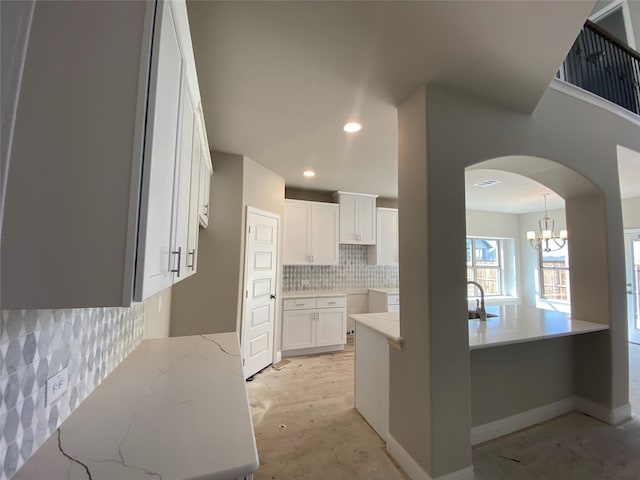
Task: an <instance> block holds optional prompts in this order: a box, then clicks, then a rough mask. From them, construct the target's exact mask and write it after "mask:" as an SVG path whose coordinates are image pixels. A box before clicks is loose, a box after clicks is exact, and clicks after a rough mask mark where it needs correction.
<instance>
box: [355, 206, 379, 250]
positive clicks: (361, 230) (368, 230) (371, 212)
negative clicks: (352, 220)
mask: <svg viewBox="0 0 640 480" xmlns="http://www.w3.org/2000/svg"><path fill="white" fill-rule="evenodd" d="M356 205H357V208H356V228H357V231H358V232H357V233H358V242H359V243H361V244H363V245H375V243H376V199H375V197H364V196H363V197H356Z"/></svg>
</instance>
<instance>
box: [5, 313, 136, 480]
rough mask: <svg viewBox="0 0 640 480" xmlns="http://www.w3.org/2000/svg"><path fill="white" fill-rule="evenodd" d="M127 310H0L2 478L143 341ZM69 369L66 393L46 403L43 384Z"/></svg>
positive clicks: (29, 453) (23, 459)
mask: <svg viewBox="0 0 640 480" xmlns="http://www.w3.org/2000/svg"><path fill="white" fill-rule="evenodd" d="M143 323H144V307H143V304H141V303H140V304H136V305H134V306H132V307H131V308H90V309H65V310H3V311H2V312H1V319H0V465H1V466H2V468H1V469H0V470H1V471H0V479H2V480H7V479H9V478H11V476H12V475H13V474H14V473H15V471H16V470H17V469H18V468H19V467H20V466H21V465H22V464H23V463H24V462H25V461H26V460H27V459H29V457H30V456H31V455H32V454H33V452H35V451H36V449H37V448H38V447H39V446H40V445H42V443H44V441H45V440H46V439H47V438H48V437H49V436H50V435H51V434H52V433H54V432H55V431H56V429H57V428H58V426H59V425H60V424H61V423H62V422H63V421H64V420H65V419H66V418H67V417H68V416H69V414H70V413H71V412H73V411H74V410H75V409H76V408H77V407H78V405H80V403H81V402H82V401H83V400H84V399H85V398H86V397H87V395H89V394H90V393H91V392H92V391H93V390H94V389H95V388H96V387H97V386H98V385H99V384H100V382H102V380H103V379H104V378H105V377H106V376H107V375H108V374H109V373H111V371H112V370H113V369H114V368H115V367H117V366H118V365H119V364H120V362H122V360H124V359H125V357H126V356H127V355H128V354H129V353H130V352H131V351H132V350H133V349H134V348H135V347H136V346H137V345H138V344H139V343H140V341H141V340H142V332H143ZM65 367H68V368H69V369H68V373H69V383H68V385H69V386H68V389H67V391H66V392H65V393H64V394H62V396H61V397H60V398H58V399H56V400H55V401H53V402H52V403H51V404H50V405H48V406H45V393H46V387H45V382H46V380H47V379H48V378H50V377H51V376H52V375H54V374H56V373H57V372H59V371H60V370H62V369H63V368H65Z"/></svg>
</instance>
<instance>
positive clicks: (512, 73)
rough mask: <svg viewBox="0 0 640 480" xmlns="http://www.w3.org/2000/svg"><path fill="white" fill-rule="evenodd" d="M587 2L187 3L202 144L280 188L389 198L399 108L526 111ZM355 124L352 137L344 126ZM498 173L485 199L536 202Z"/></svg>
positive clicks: (534, 192)
mask: <svg viewBox="0 0 640 480" xmlns="http://www.w3.org/2000/svg"><path fill="white" fill-rule="evenodd" d="M593 4H594V2H593V1H554V2H538V1H528V2H527V1H509V2H485V1H456V2H440V1H425V2H345V1H343V2H340V1H339V2H314V1H309V2H242V1H235V2H218V1H208V2H204V1H193V2H189V4H188V8H189V17H190V25H191V33H192V37H193V44H194V51H195V59H196V64H197V68H198V75H199V83H200V89H201V95H202V101H203V108H204V115H205V119H206V123H207V132H208V136H209V141H210V142H211V144H212V147H213V148H214V149H215V150H219V151H225V152H232V153H239V154H243V155H246V156H248V157H250V158H252V159H253V160H255V161H257V162H259V163H261V164H263V165H264V166H266V167H268V168H270V169H271V170H273V171H275V172H276V173H278V174H280V175H282V176H283V177H284V178H285V182H286V184H287V186H292V187H303V188H312V189H318V190H347V191H357V192H363V193H376V194H379V195H382V196H387V197H396V196H397V141H398V140H397V112H396V105H397V104H398V103H399V102H401V101H402V100H403V99H404V98H406V97H407V96H408V95H409V94H410V93H412V92H413V91H414V90H415V89H416V88H418V87H419V86H420V85H422V84H425V83H430V82H433V83H440V84H446V85H449V86H452V87H455V88H458V89H460V90H463V91H466V92H468V93H471V94H474V95H478V96H482V97H484V98H488V99H490V100H492V101H496V102H500V103H502V104H505V105H507V106H510V107H511V108H514V109H517V110H519V111H523V112H531V111H532V110H533V108H534V107H535V105H536V103H537V102H538V100H539V99H540V97H541V95H542V94H543V92H544V91H545V89H546V88H547V86H548V84H549V81H550V80H551V78H552V77H553V75H554V73H555V71H556V70H557V67H558V65H559V64H560V63H561V62H562V60H563V58H564V56H565V54H566V52H567V51H568V50H569V48H570V46H571V44H572V43H573V40H574V39H575V37H576V35H577V32H578V31H579V29H580V27H581V26H582V24H583V23H584V20H585V19H586V18H587V16H588V15H589V13H590V11H591V9H592V7H593ZM351 119H359V120H361V121H362V123H363V124H364V129H363V130H362V132H360V133H358V134H346V133H344V132H343V131H342V129H341V127H342V125H343V124H344V123H345V122H346V121H348V120H351ZM305 168H313V169H315V170H316V172H317V176H316V177H315V178H313V179H306V178H304V177H303V176H302V171H303V170H304V169H305ZM480 173H481V172H479V171H476V172H474V173H473V174H472V175H474V176H476V175H480ZM500 174H501V175H503V177H504V181H503V184H500V185H502V186H500V185H498V186H496V187H491V188H488V189H486V188H485V189H482V190H483V191H485V192H486V191H493V192H496V193H495V195H492V197H495V196H497V192H499V191H501V190H503V191H509V188H511V189H514V188H516V186H515V185H518V186H517V190H518V193H519V195H520V194H521V193H522V192H523V191H526V192H528V195H530V199H529V200H527V202H529V203H531V202H533V198H534V197H537V199H538V203H540V204H542V197H541V196H540V193H541V192H539V191H538V190H539V189H538V188H537V187H534V186H532V185H526V184H523V183H522V179H518V178H515V177H513V176H511V175H509V174H506V173H504V172H500ZM494 176H495V175H494ZM476 188H477V187H476ZM493 189H495V190H493ZM472 195H475V194H474V193H472ZM478 195H479V194H478ZM491 202H493V203H494V205H493V207H492V208H497V205H499V204H502V205H504V203H505V202H499V201H496V200H495V198H494V199H493V200H491V201H489V200H487V204H489V203H491ZM534 203H535V202H534ZM476 204H477V205H478V203H476ZM537 210H540V208H538V209H537Z"/></svg>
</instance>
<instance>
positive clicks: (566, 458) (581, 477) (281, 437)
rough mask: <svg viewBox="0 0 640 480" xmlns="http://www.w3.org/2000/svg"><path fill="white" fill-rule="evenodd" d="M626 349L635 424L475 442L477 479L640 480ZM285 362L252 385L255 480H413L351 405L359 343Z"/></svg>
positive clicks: (559, 421)
mask: <svg viewBox="0 0 640 480" xmlns="http://www.w3.org/2000/svg"><path fill="white" fill-rule="evenodd" d="M629 350H630V352H629V353H630V401H631V403H632V405H633V406H634V411H633V413H634V418H633V419H632V420H630V421H628V422H626V423H624V424H623V425H619V426H617V427H614V426H611V425H606V424H604V423H601V422H598V421H597V420H594V419H592V418H589V417H587V416H585V415H582V414H580V413H577V412H574V413H571V414H568V415H565V416H563V417H559V418H556V419H554V420H550V421H548V422H545V423H543V424H540V425H537V426H534V427H531V428H529V429H527V430H523V431H520V432H516V433H513V434H511V435H507V436H505V437H502V438H499V439H496V440H493V441H491V442H487V443H485V444H482V445H478V446H476V447H475V448H473V452H472V454H473V465H474V470H475V478H476V480H534V479H535V480H573V479H575V480H604V479H609V480H614V479H615V480H638V479H640V418H638V416H637V415H638V405H640V346H637V345H630V348H629ZM288 360H290V362H289V363H288V364H286V365H284V366H283V367H282V368H281V369H280V370H276V369H273V368H271V367H269V368H267V369H266V370H264V371H263V372H261V373H260V374H258V375H256V376H255V379H254V381H253V382H249V383H247V389H248V391H249V399H250V401H251V410H252V415H253V422H254V427H255V432H256V439H257V444H258V454H259V456H260V469H259V470H258V472H257V474H256V475H255V479H256V480H261V479H269V480H276V479H278V480H285V479H286V480H294V479H305V480H307V479H308V480H315V479H322V480H325V479H332V480H336V479H371V480H377V479H380V480H382V479H384V480H395V479H407V478H408V477H407V476H406V475H405V474H404V472H402V470H401V469H400V468H399V467H398V466H397V465H396V464H395V463H394V461H393V459H391V458H390V457H389V455H388V454H387V452H386V449H385V445H384V443H383V442H382V440H381V439H380V437H378V435H377V434H376V433H375V432H374V431H373V429H372V428H371V427H370V426H369V425H368V424H367V423H366V421H365V420H364V419H363V418H362V417H361V416H360V415H359V414H358V412H356V411H355V410H354V408H353V344H351V343H350V344H349V345H348V346H347V348H346V350H345V352H340V353H336V354H326V355H317V356H309V357H295V358H291V359H288ZM283 363H284V362H283Z"/></svg>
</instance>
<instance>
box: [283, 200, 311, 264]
mask: <svg viewBox="0 0 640 480" xmlns="http://www.w3.org/2000/svg"><path fill="white" fill-rule="evenodd" d="M283 224H284V228H283V230H284V237H283V238H284V240H283V245H282V248H283V261H282V263H283V264H284V265H306V264H309V263H312V261H311V260H312V257H311V204H310V203H308V202H300V201H295V200H287V201H285V204H284V220H283Z"/></svg>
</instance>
